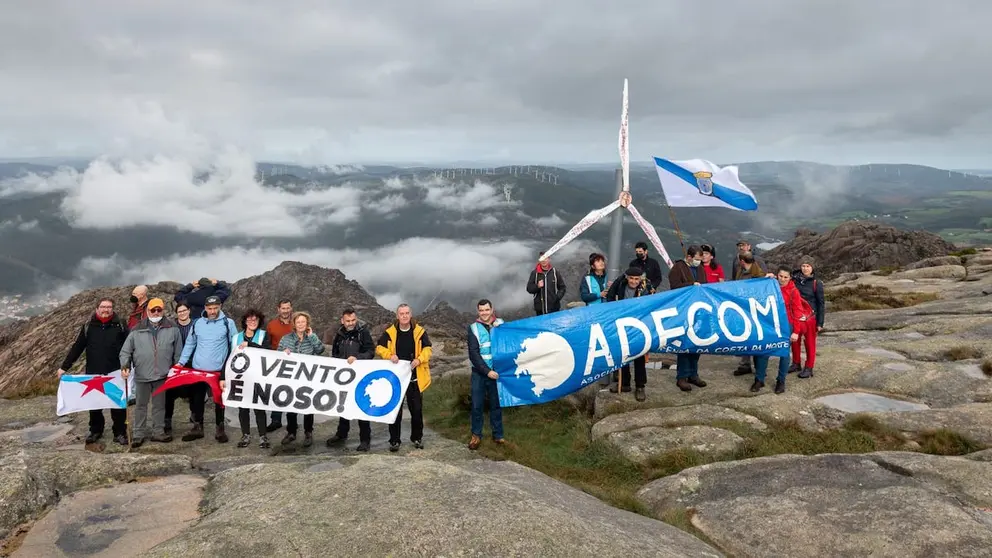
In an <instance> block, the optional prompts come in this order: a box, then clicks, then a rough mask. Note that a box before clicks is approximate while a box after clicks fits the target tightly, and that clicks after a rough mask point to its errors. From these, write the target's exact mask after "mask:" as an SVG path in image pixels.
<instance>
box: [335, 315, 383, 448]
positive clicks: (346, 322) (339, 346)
mask: <svg viewBox="0 0 992 558" xmlns="http://www.w3.org/2000/svg"><path fill="white" fill-rule="evenodd" d="M374 357H375V341H373V340H372V332H371V331H370V330H369V326H368V324H366V323H365V322H363V321H361V320H359V319H358V314H356V313H355V309H354V308H345V310H344V312H342V313H341V328H340V329H338V332H337V333H336V334H335V335H334V340H333V341H332V342H331V358H343V359H347V360H348V364H351V363H353V362H355V361H356V360H372V359H373V358H374ZM350 430H351V421H350V420H348V419H346V418H344V417H341V418H339V419H338V430H337V432H336V433H335V434H334V435H333V436H331V437H330V438H328V440H327V447H333V446H336V445H339V444H343V443H344V442H345V440H347V439H348V432H349V431H350ZM371 445H372V423H370V422H369V421H367V420H359V421H358V447H357V448H355V449H356V451H369V446H371Z"/></svg>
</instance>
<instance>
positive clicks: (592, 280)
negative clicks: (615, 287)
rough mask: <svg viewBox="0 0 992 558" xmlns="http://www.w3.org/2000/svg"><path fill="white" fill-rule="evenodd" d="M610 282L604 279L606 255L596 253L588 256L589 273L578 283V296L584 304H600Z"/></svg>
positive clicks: (604, 297)
mask: <svg viewBox="0 0 992 558" xmlns="http://www.w3.org/2000/svg"><path fill="white" fill-rule="evenodd" d="M609 288H610V283H609V282H608V281H607V280H606V256H604V255H602V254H598V253H594V254H591V255H590V256H589V273H588V274H587V275H586V276H585V277H583V278H582V282H581V283H579V298H581V299H582V302H585V303H586V306H592V305H593V304H602V302H603V301H604V300H605V299H606V292H607V290H609Z"/></svg>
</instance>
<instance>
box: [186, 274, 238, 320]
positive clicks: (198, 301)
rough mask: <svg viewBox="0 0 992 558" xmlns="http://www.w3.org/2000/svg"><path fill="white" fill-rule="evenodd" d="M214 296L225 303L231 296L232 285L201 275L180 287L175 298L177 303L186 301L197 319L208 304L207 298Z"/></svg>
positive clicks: (191, 313)
mask: <svg viewBox="0 0 992 558" xmlns="http://www.w3.org/2000/svg"><path fill="white" fill-rule="evenodd" d="M212 296H215V297H217V298H219V299H220V302H221V304H223V303H224V301H226V300H227V299H228V297H230V296H231V287H230V286H229V285H228V284H227V283H225V282H223V281H218V280H216V279H211V278H209V277H201V278H200V279H199V280H197V281H193V282H192V283H187V284H186V285H185V286H184V287H183V288H181V289H179V291H178V292H177V293H176V296H175V298H174V299H175V301H176V304H179V303H180V302H182V303H185V304H186V306H188V307H189V313H190V315H191V316H192V317H193V319H194V320H195V319H196V318H199V317H200V315H201V314H203V307H204V306H206V302H207V299H208V298H210V297H212Z"/></svg>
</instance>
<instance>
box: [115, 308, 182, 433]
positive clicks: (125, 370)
mask: <svg viewBox="0 0 992 558" xmlns="http://www.w3.org/2000/svg"><path fill="white" fill-rule="evenodd" d="M164 312H165V303H164V302H162V299H160V298H153V299H151V300H149V301H148V317H147V318H145V319H143V320H141V321H140V322H138V324H137V325H135V327H134V329H132V330H131V333H129V334H128V336H127V339H125V340H124V347H122V348H121V354H120V358H121V375H122V376H123V377H124V378H127V377H128V376H130V375H131V373H132V371H133V373H134V380H135V392H136V393H135V397H136V400H137V401H136V402H135V405H134V415H135V416H134V433H133V436H132V442H131V447H132V448H139V447H141V445H142V444H144V443H145V438H146V436H148V434H149V428H148V427H147V423H148V401H149V400H151V403H152V428H151V429H150V430H152V431H153V432H152V435H151V437H150V438H149V439H150V440H151V441H153V442H171V441H172V436H170V435H168V434H166V433H165V393H164V392H163V393H160V394H158V395H156V396H154V397H152V392H154V391H155V390H157V389H158V388H160V387H162V384H164V383H165V378H166V376H168V375H169V369H170V368H172V365H173V364H174V363H176V362H178V361H179V356H180V355H182V353H183V337H182V335H181V334H180V332H179V328H178V327H177V326H176V324H175V323H174V322H173V321H172V320H170V319H169V318H165V317H163V313H164Z"/></svg>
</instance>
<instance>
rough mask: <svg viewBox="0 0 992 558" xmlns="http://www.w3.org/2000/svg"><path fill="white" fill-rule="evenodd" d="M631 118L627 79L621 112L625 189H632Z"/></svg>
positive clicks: (626, 190)
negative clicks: (629, 137)
mask: <svg viewBox="0 0 992 558" xmlns="http://www.w3.org/2000/svg"><path fill="white" fill-rule="evenodd" d="M628 126H629V119H628V116H627V79H626V78H624V80H623V109H622V111H621V113H620V138H619V142H618V147H619V150H620V168H621V169H622V172H623V191H624V192H629V191H630V145H629V144H628V143H627V135H628Z"/></svg>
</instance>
